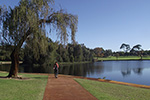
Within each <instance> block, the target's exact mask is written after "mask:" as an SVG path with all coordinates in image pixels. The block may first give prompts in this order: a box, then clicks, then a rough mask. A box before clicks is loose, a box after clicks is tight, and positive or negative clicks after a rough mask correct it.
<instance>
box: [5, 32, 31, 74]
mask: <svg viewBox="0 0 150 100" xmlns="http://www.w3.org/2000/svg"><path fill="white" fill-rule="evenodd" d="M30 30H31V29H29V30H28V31H27V32H26V33H25V34H24V36H23V37H22V38H21V39H20V41H19V43H18V44H17V46H15V48H14V50H13V52H12V53H11V55H10V57H11V68H10V71H9V75H8V76H7V77H17V76H18V68H19V51H20V49H21V46H22V44H23V42H24V41H25V40H26V38H27V37H28V36H29V35H30V34H31V33H30Z"/></svg>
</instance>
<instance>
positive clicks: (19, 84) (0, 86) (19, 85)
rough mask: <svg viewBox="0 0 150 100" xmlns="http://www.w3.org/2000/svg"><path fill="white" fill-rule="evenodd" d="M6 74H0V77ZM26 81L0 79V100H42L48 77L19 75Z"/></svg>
mask: <svg viewBox="0 0 150 100" xmlns="http://www.w3.org/2000/svg"><path fill="white" fill-rule="evenodd" d="M7 75H8V73H2V72H0V76H7ZM19 75H22V77H28V78H30V79H28V80H17V79H0V100H42V99H43V95H44V91H45V87H46V84H47V79H48V76H46V75H32V74H19Z"/></svg>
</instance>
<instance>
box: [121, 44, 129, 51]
mask: <svg viewBox="0 0 150 100" xmlns="http://www.w3.org/2000/svg"><path fill="white" fill-rule="evenodd" d="M120 49H123V50H124V52H125V53H127V52H128V51H129V50H130V45H128V44H125V43H123V44H122V45H121V46H120Z"/></svg>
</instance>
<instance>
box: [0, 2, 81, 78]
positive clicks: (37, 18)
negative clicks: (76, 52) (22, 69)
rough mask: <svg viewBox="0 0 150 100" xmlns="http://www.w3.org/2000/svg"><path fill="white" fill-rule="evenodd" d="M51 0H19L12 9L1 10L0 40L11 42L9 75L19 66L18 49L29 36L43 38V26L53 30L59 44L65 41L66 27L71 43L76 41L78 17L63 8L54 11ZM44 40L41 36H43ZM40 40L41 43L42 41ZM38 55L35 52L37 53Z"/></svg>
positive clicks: (15, 75) (13, 73)
mask: <svg viewBox="0 0 150 100" xmlns="http://www.w3.org/2000/svg"><path fill="white" fill-rule="evenodd" d="M53 4H54V1H53V0H21V1H20V3H19V5H18V6H16V7H15V8H13V9H12V8H11V7H9V9H8V10H7V9H2V10H3V11H1V10H0V11H1V12H3V13H1V15H0V23H2V24H1V25H2V28H0V35H1V36H2V38H1V40H0V42H7V43H9V44H12V45H14V49H13V51H12V53H11V62H12V63H11V69H10V72H9V75H8V77H12V76H14V77H17V73H18V67H19V56H18V54H19V51H20V48H21V47H22V45H23V43H24V42H25V40H26V39H27V38H28V37H33V41H35V42H36V41H37V40H38V39H40V38H42V35H43V34H46V28H45V27H44V26H45V25H48V26H49V29H50V30H51V29H55V30H56V31H57V35H58V36H59V37H60V41H61V42H62V43H64V44H65V43H66V42H67V38H68V31H67V30H68V29H70V30H71V32H69V33H71V39H72V42H73V43H74V42H75V33H76V31H77V23H78V17H77V16H75V15H72V14H68V13H67V12H64V11H63V10H62V9H61V10H59V11H55V10H54V8H52V7H53V6H52V5H53ZM43 41H44V39H43ZM43 41H41V42H43ZM34 46H35V47H36V46H37V47H38V46H43V51H44V50H45V48H47V46H46V45H43V43H39V44H38V45H37V44H35V45H34ZM37 54H38V53H37Z"/></svg>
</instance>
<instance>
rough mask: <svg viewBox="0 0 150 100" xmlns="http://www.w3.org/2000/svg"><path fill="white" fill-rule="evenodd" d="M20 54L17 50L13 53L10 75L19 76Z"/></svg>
mask: <svg viewBox="0 0 150 100" xmlns="http://www.w3.org/2000/svg"><path fill="white" fill-rule="evenodd" d="M18 68H19V56H18V52H17V50H15V49H14V51H13V52H12V53H11V68H10V71H9V75H8V77H18Z"/></svg>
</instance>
